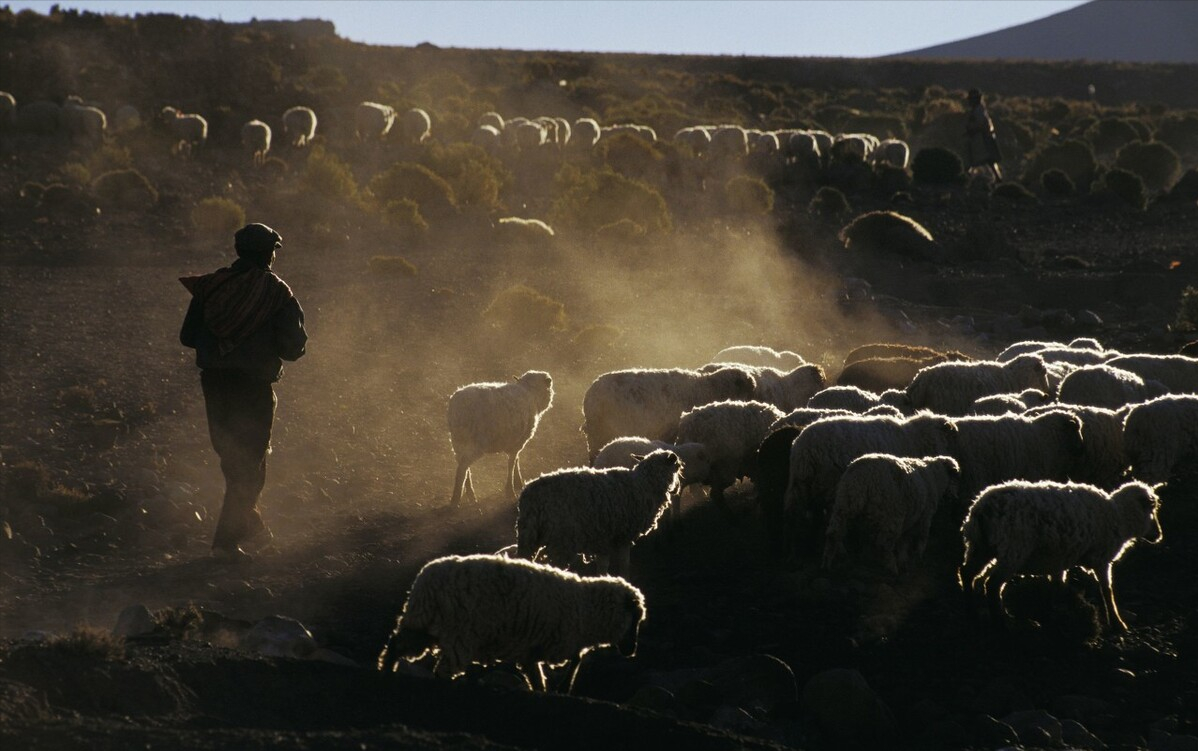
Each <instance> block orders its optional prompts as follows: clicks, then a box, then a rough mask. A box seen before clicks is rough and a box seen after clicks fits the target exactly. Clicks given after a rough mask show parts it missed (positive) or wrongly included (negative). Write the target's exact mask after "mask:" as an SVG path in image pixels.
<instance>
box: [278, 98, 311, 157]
mask: <svg viewBox="0 0 1198 751" xmlns="http://www.w3.org/2000/svg"><path fill="white" fill-rule="evenodd" d="M283 134H284V135H285V136H287V142H288V143H290V144H291V146H292V147H293V148H297V149H301V148H303V147H305V146H307V145H308V144H309V143H310V142H311V141H312V139H313V138H315V137H316V112H315V111H313V110H312V108H311V107H291V108H289V109H287V110H286V111H284V112H283Z"/></svg>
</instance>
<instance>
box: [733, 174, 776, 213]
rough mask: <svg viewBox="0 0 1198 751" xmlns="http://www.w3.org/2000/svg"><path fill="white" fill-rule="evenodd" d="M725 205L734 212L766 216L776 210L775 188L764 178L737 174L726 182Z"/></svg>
mask: <svg viewBox="0 0 1198 751" xmlns="http://www.w3.org/2000/svg"><path fill="white" fill-rule="evenodd" d="M724 205H725V206H726V207H727V209H728V211H730V212H731V213H733V214H740V215H745V216H764V215H766V214H768V213H770V212H771V211H773V210H774V189H773V188H771V187H770V186H768V185H766V184H765V181H764V180H760V179H758V178H755V177H749V176H747V175H737V176H736V177H733V178H730V179H729V180H728V182H726V183H724Z"/></svg>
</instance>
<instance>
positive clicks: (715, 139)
mask: <svg viewBox="0 0 1198 751" xmlns="http://www.w3.org/2000/svg"><path fill="white" fill-rule="evenodd" d="M748 154H749V134H748V133H747V132H745V129H744V128H742V127H740V126H739V125H719V126H717V127H716V128H715V130H713V131H712V132H711V156H712V158H713V159H716V160H728V159H740V158H743V157H745V156H748Z"/></svg>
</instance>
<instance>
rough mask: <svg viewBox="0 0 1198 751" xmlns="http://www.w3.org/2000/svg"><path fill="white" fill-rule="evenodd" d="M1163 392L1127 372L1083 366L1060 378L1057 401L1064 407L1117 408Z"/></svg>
mask: <svg viewBox="0 0 1198 751" xmlns="http://www.w3.org/2000/svg"><path fill="white" fill-rule="evenodd" d="M1165 392H1166V389H1165V387H1164V385H1162V384H1161V383H1159V382H1157V381H1146V380H1145V379H1143V378H1141V377H1140V376H1138V375H1136V374H1135V373H1133V372H1131V371H1130V370H1124V369H1122V368H1116V367H1113V366H1110V365H1084V366H1082V367H1080V368H1078V369H1077V370H1074V371H1073V372H1071V373H1069V374H1068V375H1066V376H1065V377H1064V378H1062V379H1061V384H1060V386H1059V387H1058V389H1057V398H1058V399H1059V400H1060V401H1062V402H1064V403H1066V404H1081V405H1085V406H1090V407H1107V408H1108V409H1119V408H1120V407H1122V406H1123V405H1125V404H1133V403H1136V402H1145V401H1148V400H1149V399H1153V398H1155V397H1158V396H1160V395H1162V394H1164V393H1165Z"/></svg>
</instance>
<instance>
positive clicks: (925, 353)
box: [844, 343, 973, 368]
mask: <svg viewBox="0 0 1198 751" xmlns="http://www.w3.org/2000/svg"><path fill="white" fill-rule="evenodd" d="M891 357H909V358H911V359H913V360H926V359H928V358H933V357H943V358H944V359H945V360H972V359H973V358H972V357H970V356H969V355H966V354H963V353H961V352H957V351H955V350H950V351H948V352H940V351H939V350H935V349H932V348H931V347H922V346H920V345H917V344H885V343H877V344H863V345H861V346H860V347H855V348H853V349H852V350H849V353H848V354H847V355H845V356H844V367H845V368H848V367H849V366H850V365H852V364H853V363H855V362H859V361H861V360H871V359H875V358H891Z"/></svg>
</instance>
